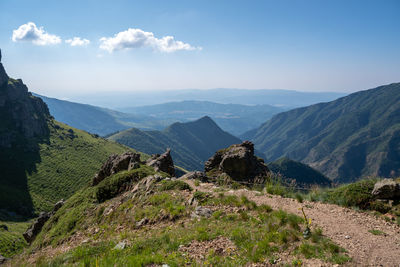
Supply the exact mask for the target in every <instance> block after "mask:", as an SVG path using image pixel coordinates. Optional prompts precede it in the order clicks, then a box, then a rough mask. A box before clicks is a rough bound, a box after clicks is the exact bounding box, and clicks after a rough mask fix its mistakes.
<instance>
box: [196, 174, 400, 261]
mask: <svg viewBox="0 0 400 267" xmlns="http://www.w3.org/2000/svg"><path fill="white" fill-rule="evenodd" d="M188 183H190V185H191V186H192V187H193V188H196V189H197V190H198V191H204V192H213V189H214V188H215V186H214V185H213V184H200V186H195V185H194V183H193V181H188ZM227 193H228V194H234V195H238V196H240V195H245V196H246V197H247V198H249V199H250V200H253V201H255V202H256V203H257V204H268V205H270V206H271V207H272V208H274V209H283V210H285V211H288V212H291V213H295V214H298V215H300V216H302V214H301V211H300V210H299V208H301V207H303V208H304V211H305V213H306V214H307V216H308V217H309V218H311V219H312V222H313V225H314V226H315V225H318V226H319V227H321V228H322V229H323V233H324V235H326V236H327V237H329V238H330V239H332V240H333V241H334V242H335V243H337V244H338V245H340V246H341V247H343V248H345V249H346V250H347V251H348V252H349V255H350V256H351V257H352V258H353V261H352V262H351V263H350V264H349V265H350V266H396V267H400V227H399V226H398V225H395V224H393V223H390V222H386V221H385V220H383V219H381V218H377V217H375V216H373V215H370V214H367V213H364V212H357V211H355V210H352V209H348V208H343V207H339V206H337V205H331V204H323V203H316V202H308V201H304V202H303V203H299V202H297V201H296V200H294V199H290V198H282V197H280V196H275V195H260V194H259V192H256V191H249V190H246V189H240V190H231V191H228V192H227ZM372 229H375V230H380V231H382V232H384V233H385V234H384V235H373V234H372V233H370V232H368V230H372Z"/></svg>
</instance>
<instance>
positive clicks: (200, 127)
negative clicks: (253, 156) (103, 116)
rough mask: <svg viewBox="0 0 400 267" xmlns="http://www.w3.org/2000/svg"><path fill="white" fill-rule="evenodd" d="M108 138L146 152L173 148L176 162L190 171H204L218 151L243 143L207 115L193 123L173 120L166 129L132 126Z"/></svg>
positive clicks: (150, 152) (172, 152)
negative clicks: (147, 129)
mask: <svg viewBox="0 0 400 267" xmlns="http://www.w3.org/2000/svg"><path fill="white" fill-rule="evenodd" d="M109 139H110V140H113V141H116V142H118V143H121V144H124V145H127V146H130V147H134V148H135V149H137V150H139V151H142V152H144V153H147V154H155V153H162V152H164V151H165V149H166V148H171V150H172V151H171V155H172V158H173V159H174V162H175V164H176V165H179V166H181V167H183V168H185V169H187V170H202V169H203V167H204V162H205V161H206V160H207V159H208V158H209V157H211V156H212V155H213V154H214V152H215V151H217V150H219V149H221V148H224V147H227V146H230V145H232V144H237V143H241V140H240V139H238V138H236V137H234V136H232V135H230V134H229V133H227V132H224V131H223V130H222V129H221V128H219V127H218V125H217V124H216V123H215V122H214V121H213V120H212V119H211V118H210V117H207V116H206V117H203V118H201V119H199V120H196V121H193V122H186V123H180V122H178V123H174V124H172V125H171V126H169V127H167V128H166V129H165V130H163V131H141V130H138V129H135V128H133V129H129V130H125V131H122V132H120V133H117V134H115V135H112V136H111V137H109Z"/></svg>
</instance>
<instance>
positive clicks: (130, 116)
mask: <svg viewBox="0 0 400 267" xmlns="http://www.w3.org/2000/svg"><path fill="white" fill-rule="evenodd" d="M34 95H35V96H37V97H40V98H41V99H42V100H43V101H44V102H45V103H46V104H47V106H48V107H49V110H50V113H51V114H52V115H53V116H54V117H55V119H56V120H58V121H61V122H63V123H66V124H68V125H71V126H73V127H76V128H78V129H82V130H85V131H88V132H90V133H95V134H99V135H101V136H106V135H109V134H111V133H115V132H118V131H121V130H125V129H128V128H132V127H134V128H138V129H141V130H162V129H164V128H165V127H167V126H168V125H170V124H172V123H174V122H188V121H193V120H197V119H199V118H201V117H204V116H210V117H211V118H212V119H213V120H215V121H216V122H217V123H218V125H219V126H220V127H221V128H222V129H224V130H225V131H228V132H229V133H231V134H234V135H240V134H243V133H244V132H246V131H249V130H251V129H254V128H256V127H258V126H259V125H261V124H262V123H263V122H264V121H265V119H268V118H270V117H272V115H274V114H277V113H279V112H281V111H284V110H285V109H284V108H279V107H274V106H270V105H253V106H249V105H239V104H218V103H213V102H208V101H182V102H169V103H164V104H159V105H153V106H141V107H130V108H124V109H121V110H122V111H123V112H120V111H115V110H111V109H107V108H101V107H97V106H92V105H87V104H80V103H74V102H70V101H66V100H59V99H56V98H50V97H46V96H41V95H38V94H34Z"/></svg>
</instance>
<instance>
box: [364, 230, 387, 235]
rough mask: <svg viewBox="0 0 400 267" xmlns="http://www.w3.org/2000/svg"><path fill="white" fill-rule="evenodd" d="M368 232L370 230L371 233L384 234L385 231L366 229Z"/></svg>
mask: <svg viewBox="0 0 400 267" xmlns="http://www.w3.org/2000/svg"><path fill="white" fill-rule="evenodd" d="M368 232H370V233H371V234H373V235H386V233H385V232H382V231H381V230H377V229H371V230H368Z"/></svg>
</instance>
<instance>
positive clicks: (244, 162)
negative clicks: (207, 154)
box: [205, 141, 269, 183]
mask: <svg viewBox="0 0 400 267" xmlns="http://www.w3.org/2000/svg"><path fill="white" fill-rule="evenodd" d="M205 171H206V173H208V174H210V175H212V174H213V173H214V174H221V173H226V174H227V175H229V176H230V177H231V178H232V179H233V180H236V181H244V182H249V183H264V182H265V180H266V179H267V178H268V177H269V169H268V167H267V166H266V165H265V164H264V161H263V160H262V159H260V158H257V157H256V156H254V144H253V143H251V142H250V141H244V142H243V143H242V144H236V145H232V146H230V147H228V148H226V149H222V150H219V151H217V152H216V153H215V154H214V156H212V157H211V158H210V159H209V160H208V161H207V162H206V163H205Z"/></svg>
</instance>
